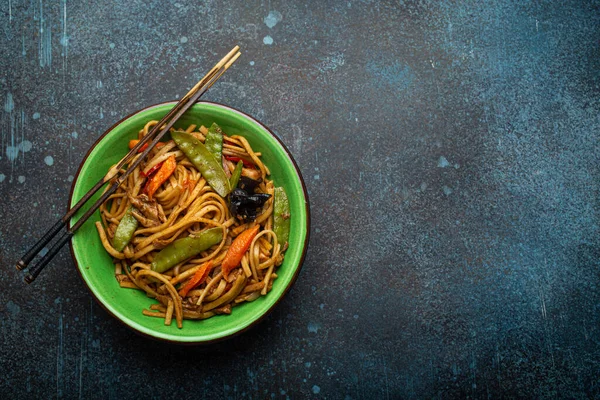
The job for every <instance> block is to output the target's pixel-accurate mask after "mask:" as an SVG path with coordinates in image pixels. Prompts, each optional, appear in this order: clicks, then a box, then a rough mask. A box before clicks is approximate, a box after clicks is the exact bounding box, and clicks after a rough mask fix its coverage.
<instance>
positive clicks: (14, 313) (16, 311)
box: [6, 300, 21, 318]
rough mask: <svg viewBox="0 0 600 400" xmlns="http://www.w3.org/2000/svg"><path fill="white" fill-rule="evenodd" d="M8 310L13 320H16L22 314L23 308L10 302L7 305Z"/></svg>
mask: <svg viewBox="0 0 600 400" xmlns="http://www.w3.org/2000/svg"><path fill="white" fill-rule="evenodd" d="M6 310H7V311H8V312H9V313H10V315H11V316H12V317H13V318H15V317H16V316H17V315H19V313H20V312H21V307H20V306H19V305H18V304H15V303H13V301H12V300H9V301H8V303H6Z"/></svg>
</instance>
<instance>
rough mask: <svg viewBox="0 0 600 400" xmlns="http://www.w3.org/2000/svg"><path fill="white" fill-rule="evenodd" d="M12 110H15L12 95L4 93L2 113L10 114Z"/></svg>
mask: <svg viewBox="0 0 600 400" xmlns="http://www.w3.org/2000/svg"><path fill="white" fill-rule="evenodd" d="M14 108H15V102H14V100H13V95H12V93H10V92H8V93H6V99H5V100H4V111H6V112H7V113H9V112H12V110H14Z"/></svg>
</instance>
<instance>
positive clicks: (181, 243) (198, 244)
mask: <svg viewBox="0 0 600 400" xmlns="http://www.w3.org/2000/svg"><path fill="white" fill-rule="evenodd" d="M222 239H223V230H222V229H221V228H219V227H216V228H210V229H207V230H205V231H202V232H200V234H199V235H197V236H188V237H186V238H182V239H177V240H175V241H174V242H172V243H170V244H169V245H168V246H167V247H165V248H164V249H162V250H161V251H160V252H159V253H158V254H157V255H156V257H154V260H152V270H153V271H156V272H160V273H163V272H165V271H167V270H169V269H170V268H172V267H174V266H175V265H177V264H179V263H180V262H182V261H185V260H186V259H188V258H190V257H193V256H195V255H198V254H200V253H201V252H203V251H204V250H207V249H208V248H210V246H213V245H215V244H217V243H219V242H220V241H221V240H222Z"/></svg>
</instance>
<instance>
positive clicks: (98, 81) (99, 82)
mask: <svg viewBox="0 0 600 400" xmlns="http://www.w3.org/2000/svg"><path fill="white" fill-rule="evenodd" d="M96 87H97V88H98V89H102V88H103V87H104V84H103V83H102V81H101V80H100V79H98V80H97V81H96Z"/></svg>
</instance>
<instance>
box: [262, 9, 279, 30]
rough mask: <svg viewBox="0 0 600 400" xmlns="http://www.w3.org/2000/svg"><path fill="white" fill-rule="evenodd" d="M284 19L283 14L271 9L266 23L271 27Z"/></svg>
mask: <svg viewBox="0 0 600 400" xmlns="http://www.w3.org/2000/svg"><path fill="white" fill-rule="evenodd" d="M282 19H283V15H281V13H280V12H279V11H269V15H267V16H266V17H265V18H264V20H263V21H264V23H265V25H267V27H269V28H273V27H274V26H275V25H277V24H278V23H279V22H280V21H281V20H282Z"/></svg>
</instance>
